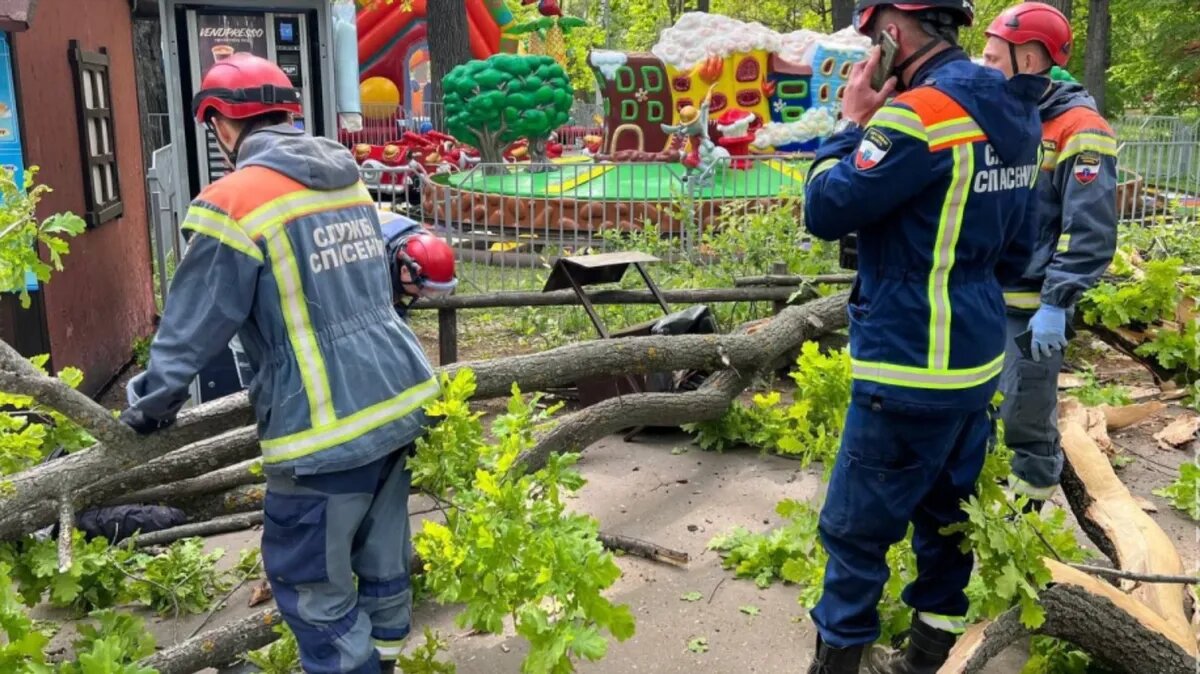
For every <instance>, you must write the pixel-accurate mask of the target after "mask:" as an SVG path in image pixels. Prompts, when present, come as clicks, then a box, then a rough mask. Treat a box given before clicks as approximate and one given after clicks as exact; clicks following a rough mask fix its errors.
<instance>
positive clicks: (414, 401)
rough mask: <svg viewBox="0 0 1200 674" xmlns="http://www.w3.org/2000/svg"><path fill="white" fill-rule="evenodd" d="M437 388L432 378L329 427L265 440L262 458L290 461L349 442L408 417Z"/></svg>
mask: <svg viewBox="0 0 1200 674" xmlns="http://www.w3.org/2000/svg"><path fill="white" fill-rule="evenodd" d="M438 390H439V386H438V382H437V379H436V378H430V379H428V380H426V381H425V382H423V383H421V384H417V385H416V386H413V387H412V388H410V389H408V390H407V391H404V392H403V393H401V394H400V395H398V396H396V397H395V398H392V399H390V400H385V401H383V402H381V403H378V404H376V405H372V406H371V407H368V408H366V409H364V410H361V411H359V412H357V413H355V414H352V415H350V416H348V417H346V418H344V419H339V420H337V421H336V422H335V423H333V424H330V425H328V426H324V427H320V428H311V429H309V430H307V431H302V432H300V433H294V434H292V435H287V436H284V437H282V438H274V439H271V440H263V441H262V442H261V443H260V444H261V445H262V451H263V461H265V462H266V463H279V462H280V461H290V460H292V459H298V458H300V457H302V456H307V455H309V454H312V453H313V452H319V451H321V450H322V449H327V448H329V447H333V446H335V445H340V444H343V443H346V442H349V441H351V440H353V439H354V438H356V437H358V436H360V435H362V434H364V433H368V432H370V431H372V430H375V429H376V428H379V427H380V426H382V425H384V424H386V423H390V422H392V421H395V420H396V419H400V418H401V417H404V416H407V415H408V414H410V413H412V411H413V410H415V409H417V408H418V407H420V406H421V405H422V404H424V403H425V402H426V401H427V400H429V399H430V398H433V397H434V396H436V395H437V394H438Z"/></svg>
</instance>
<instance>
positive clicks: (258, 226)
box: [242, 181, 375, 238]
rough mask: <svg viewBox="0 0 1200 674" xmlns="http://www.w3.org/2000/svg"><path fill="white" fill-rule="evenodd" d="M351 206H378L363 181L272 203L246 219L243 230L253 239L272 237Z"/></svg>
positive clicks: (306, 191)
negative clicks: (297, 222) (278, 230)
mask: <svg viewBox="0 0 1200 674" xmlns="http://www.w3.org/2000/svg"><path fill="white" fill-rule="evenodd" d="M350 206H370V207H371V208H374V207H375V201H374V200H373V199H371V193H370V192H368V191H367V186H366V185H364V184H362V182H361V181H359V182H357V183H355V184H354V185H351V186H349V187H345V188H342V189H340V190H326V191H322V190H300V191H298V192H293V193H291V194H289V195H287V196H283V197H280V198H278V199H275V200H274V201H268V202H267V203H265V204H263V205H262V206H259V207H258V208H256V209H254V210H253V211H251V212H250V213H249V215H247V216H246V217H245V218H242V229H243V230H244V231H245V232H246V233H247V234H249V235H250V237H251V238H258V237H262V236H269V235H270V233H271V230H272V229H274V228H276V227H282V226H283V225H284V224H286V223H288V222H291V221H292V220H295V219H297V218H301V217H304V216H305V215H311V214H312V213H319V212H321V211H329V210H333V209H335V208H347V207H350Z"/></svg>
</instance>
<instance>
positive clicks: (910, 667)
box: [867, 616, 958, 674]
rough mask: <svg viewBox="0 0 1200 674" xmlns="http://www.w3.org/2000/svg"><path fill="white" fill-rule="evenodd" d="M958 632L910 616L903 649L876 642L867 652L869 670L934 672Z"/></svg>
mask: <svg viewBox="0 0 1200 674" xmlns="http://www.w3.org/2000/svg"><path fill="white" fill-rule="evenodd" d="M957 640H958V635H956V634H954V633H953V632H947V631H945V630H939V629H937V628H936V627H930V626H929V625H927V624H925V623H924V622H922V621H921V619H920V618H918V617H916V616H913V622H912V629H911V630H910V631H909V633H908V647H907V648H905V649H904V650H903V651H894V650H892V649H890V648H884V647H882V646H876V647H874V648H872V649H871V652H870V653H869V654H868V655H867V672H869V674H937V671H938V668H940V667H941V666H942V664H943V663H945V662H946V658H948V657H949V656H950V649H951V648H953V647H954V642H955V641H957Z"/></svg>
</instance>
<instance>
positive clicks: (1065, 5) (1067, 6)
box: [1037, 0, 1074, 19]
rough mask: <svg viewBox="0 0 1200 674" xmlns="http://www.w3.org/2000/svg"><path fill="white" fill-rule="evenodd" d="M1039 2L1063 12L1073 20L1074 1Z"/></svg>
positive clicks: (1047, 0)
mask: <svg viewBox="0 0 1200 674" xmlns="http://www.w3.org/2000/svg"><path fill="white" fill-rule="evenodd" d="M1037 1H1038V2H1042V3H1045V4H1047V5H1050V6H1052V7H1054V8H1056V9H1058V11H1060V12H1062V13H1063V15H1064V16H1066V17H1067V18H1068V19H1069V18H1071V4H1072V3H1073V2H1074V0H1037Z"/></svg>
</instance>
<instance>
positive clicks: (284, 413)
mask: <svg viewBox="0 0 1200 674" xmlns="http://www.w3.org/2000/svg"><path fill="white" fill-rule="evenodd" d="M183 227H184V228H185V229H187V230H191V231H192V232H193V236H192V239H191V242H190V243H189V246H188V250H187V253H186V254H185V255H184V257H183V260H182V261H181V263H180V265H179V268H178V270H177V271H176V274H175V278H174V280H173V281H172V285H171V294H170V298H169V299H168V301H167V306H166V311H165V313H164V315H163V318H162V322H161V324H160V326H159V329H158V333H157V334H156V335H155V338H154V342H153V343H152V345H151V347H150V365H149V367H148V368H147V370H146V372H144V373H142V374H141V375H138V376H137V377H136V378H134V379H133V380H132V381H130V383H129V386H128V394H129V396H128V397H129V404H130V407H131V408H135V409H136V410H137V411H139V412H141V414H143V415H144V416H146V417H148V418H150V419H153V420H165V419H170V418H172V417H174V415H175V414H176V413H177V412H178V410H179V408H180V407H181V406H182V405H183V403H184V402H185V401H186V400H187V398H188V386H189V384H190V383H191V381H192V379H193V377H195V376H196V373H197V372H198V371H199V369H200V368H201V367H203V366H204V365H205V364H206V363H208V362H210V361H211V360H212V358H213V357H214V356H216V354H218V353H219V352H220V350H221V349H224V348H226V346H227V345H228V344H229V343H230V340H231V339H232V338H233V337H234V336H235V335H236V336H237V338H238V342H239V343H240V345H241V347H242V348H243V349H244V351H245V358H246V360H247V361H248V363H249V365H250V370H251V371H252V379H251V381H250V383H249V395H250V401H251V403H252V404H253V406H254V411H255V414H256V415H257V418H258V431H259V437H260V444H261V446H262V453H263V463H264V466H265V468H266V470H268V471H272V472H278V473H283V474H296V475H303V474H314V473H326V472H335V471H341V470H348V469H350V468H355V467H358V466H362V465H365V464H368V463H371V462H372V461H375V460H377V459H379V458H381V457H383V456H386V455H387V454H389V453H391V452H394V451H396V450H398V449H400V448H402V447H404V446H406V445H408V444H410V443H412V442H413V441H414V440H415V439H416V438H417V437H418V436H419V435H420V434H421V433H422V432H423V429H424V427H425V426H426V423H427V420H426V417H425V414H424V411H423V409H422V405H423V404H424V403H425V402H427V401H428V400H430V399H431V398H433V397H434V396H436V395H437V393H438V383H437V380H436V379H435V378H434V376H433V368H432V366H431V365H430V364H429V361H428V360H427V359H426V357H425V354H424V352H423V351H422V350H421V346H420V344H419V343H418V341H417V338H416V336H415V335H414V334H413V333H412V331H411V330H410V329H409V327H408V326H407V325H406V324H405V323H404V321H402V320H401V319H400V318H399V317H398V316H397V315H396V312H395V310H394V309H393V308H392V283H391V278H390V275H389V273H388V264H387V262H386V261H385V259H384V256H385V245H384V242H383V239H382V238H381V233H380V225H379V216H378V212H377V211H376V210H375V204H374V201H373V200H372V198H371V195H370V194H369V193H368V192H367V189H366V187H365V186H364V185H363V184H362V182H361V181H360V180H359V177H358V168H357V166H356V165H355V163H354V159H353V157H352V156H351V155H350V152H349V151H348V150H346V149H345V148H344V147H342V146H341V145H338V144H337V143H335V142H334V141H331V140H328V139H324V138H314V137H311V136H307V135H305V134H303V132H301V131H299V130H297V129H295V128H293V127H291V126H284V125H281V126H274V127H268V128H266V129H262V130H259V131H257V132H255V133H253V134H252V135H250V136H249V137H248V138H247V139H246V140H245V142H244V143H243V144H242V147H241V151H240V152H239V157H238V165H237V170H236V171H234V172H233V173H231V174H229V175H228V176H225V177H224V178H222V179H221V180H218V181H217V182H215V183H213V184H212V185H210V186H208V187H207V188H206V189H205V190H204V191H203V192H202V193H201V194H200V195H199V196H198V197H197V198H196V199H195V200H194V201H193V202H192V204H191V207H190V208H189V209H188V213H187V216H186V218H185V220H184V223H183Z"/></svg>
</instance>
